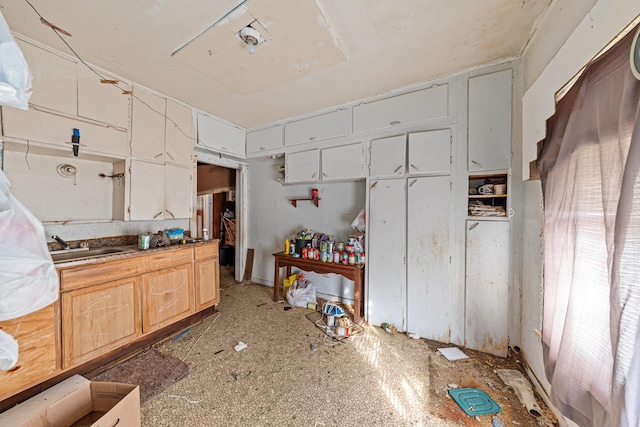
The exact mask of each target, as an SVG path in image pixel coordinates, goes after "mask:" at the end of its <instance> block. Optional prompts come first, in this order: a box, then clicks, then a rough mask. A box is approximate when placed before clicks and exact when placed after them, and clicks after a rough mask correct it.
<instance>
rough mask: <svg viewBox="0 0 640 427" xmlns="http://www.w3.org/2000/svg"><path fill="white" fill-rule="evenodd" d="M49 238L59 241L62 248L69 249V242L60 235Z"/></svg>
mask: <svg viewBox="0 0 640 427" xmlns="http://www.w3.org/2000/svg"><path fill="white" fill-rule="evenodd" d="M51 238H52V239H53V240H55V241H56V242H58V243H60V245H62V248H63V249H69V244H68V243H67V242H65V241H64V240H62V238H61V237H60V236H51Z"/></svg>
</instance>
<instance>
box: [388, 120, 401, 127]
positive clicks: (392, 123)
mask: <svg viewBox="0 0 640 427" xmlns="http://www.w3.org/2000/svg"><path fill="white" fill-rule="evenodd" d="M389 124H390V125H391V126H397V125H399V124H400V120H394V121H392V122H389Z"/></svg>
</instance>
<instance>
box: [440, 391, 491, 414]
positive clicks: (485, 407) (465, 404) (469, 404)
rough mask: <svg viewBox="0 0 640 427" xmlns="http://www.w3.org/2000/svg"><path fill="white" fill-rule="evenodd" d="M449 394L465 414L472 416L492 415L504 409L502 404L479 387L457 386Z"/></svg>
mask: <svg viewBox="0 0 640 427" xmlns="http://www.w3.org/2000/svg"><path fill="white" fill-rule="evenodd" d="M449 395H450V396H451V397H452V398H453V400H455V402H456V403H457V404H458V406H460V408H461V409H462V410H463V411H464V412H465V414H467V415H470V416H472V417H473V416H477V415H491V414H495V413H497V412H500V411H502V408H501V407H500V405H498V404H497V403H496V402H495V400H493V399H492V398H491V397H489V395H488V394H486V393H485V392H484V391H482V390H480V389H479V388H456V389H453V390H449Z"/></svg>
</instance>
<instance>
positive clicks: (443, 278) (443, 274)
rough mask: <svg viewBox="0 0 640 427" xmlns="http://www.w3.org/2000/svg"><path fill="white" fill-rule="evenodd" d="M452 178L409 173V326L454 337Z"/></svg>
mask: <svg viewBox="0 0 640 427" xmlns="http://www.w3.org/2000/svg"><path fill="white" fill-rule="evenodd" d="M450 183H451V179H450V177H449V176H434V177H422V178H409V180H408V190H407V193H408V196H407V197H408V199H407V230H409V235H408V238H407V331H409V332H414V333H417V334H418V335H420V336H421V337H423V338H427V339H431V340H436V341H440V342H445V343H446V342H449V331H450V330H451V323H452V320H453V319H452V318H451V317H452V315H453V313H454V312H455V310H453V302H452V298H453V296H454V295H456V294H457V293H458V292H461V291H464V287H462V286H458V285H456V283H455V281H453V280H452V277H453V276H452V265H451V256H452V247H451V241H452V233H451V211H450V208H451V186H450Z"/></svg>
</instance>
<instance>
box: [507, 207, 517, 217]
mask: <svg viewBox="0 0 640 427" xmlns="http://www.w3.org/2000/svg"><path fill="white" fill-rule="evenodd" d="M515 214H516V212H515V211H514V210H513V208H509V218H511V217H512V216H514V215H515Z"/></svg>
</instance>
